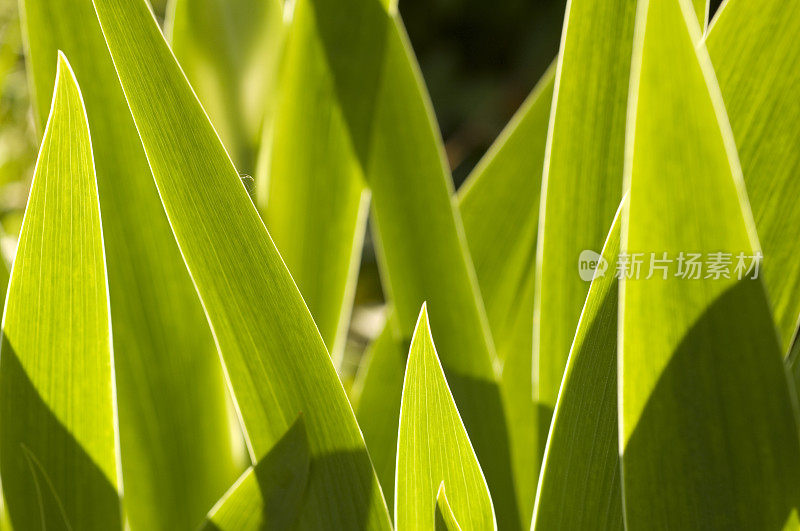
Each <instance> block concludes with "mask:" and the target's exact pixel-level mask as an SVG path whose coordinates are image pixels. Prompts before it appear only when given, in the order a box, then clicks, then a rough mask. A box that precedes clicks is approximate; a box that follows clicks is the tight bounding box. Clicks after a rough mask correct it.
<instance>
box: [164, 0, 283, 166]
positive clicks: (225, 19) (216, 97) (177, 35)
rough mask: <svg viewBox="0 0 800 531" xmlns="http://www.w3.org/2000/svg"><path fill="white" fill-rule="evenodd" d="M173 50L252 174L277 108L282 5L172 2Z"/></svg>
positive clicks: (274, 0)
mask: <svg viewBox="0 0 800 531" xmlns="http://www.w3.org/2000/svg"><path fill="white" fill-rule="evenodd" d="M166 26H167V30H166V31H167V33H168V34H169V36H170V40H171V43H172V50H173V51H174V52H175V55H176V57H177V58H178V60H179V61H180V63H181V67H182V68H183V71H184V72H185V73H186V76H187V77H188V78H189V81H190V82H191V83H192V87H193V88H194V90H195V91H196V92H197V96H198V97H199V98H200V101H201V102H202V104H203V107H204V108H205V109H206V111H208V114H209V115H210V117H211V121H212V122H213V123H214V127H215V129H216V130H217V132H218V133H219V135H220V137H221V138H222V141H223V142H224V143H225V146H226V147H227V148H228V152H229V153H231V156H232V157H233V159H234V162H235V163H236V167H237V168H238V169H239V170H240V171H242V172H245V173H247V174H248V175H254V174H255V171H256V154H257V152H258V145H259V141H260V138H261V131H262V125H263V124H264V119H265V117H266V118H267V124H266V125H267V128H269V119H268V117H269V116H270V115H271V111H272V107H273V105H274V103H273V101H274V97H275V93H274V91H275V89H276V81H277V70H278V65H279V63H280V59H281V56H282V49H283V40H284V38H285V27H284V21H283V2H282V1H281V0H267V1H256V0H172V2H171V3H170V5H169V11H168V20H167V22H166Z"/></svg>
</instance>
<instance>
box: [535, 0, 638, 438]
mask: <svg viewBox="0 0 800 531" xmlns="http://www.w3.org/2000/svg"><path fill="white" fill-rule="evenodd" d="M635 8H636V1H635V0H609V1H605V2H598V1H596V0H571V1H570V2H568V3H567V13H566V17H565V20H564V29H563V33H562V43H561V51H560V53H559V57H558V66H557V69H556V81H555V94H554V96H553V107H552V109H551V118H550V130H549V132H548V142H547V151H546V153H545V164H544V176H543V179H544V182H543V183H542V191H543V192H542V202H541V215H540V222H539V240H538V242H537V245H538V260H537V264H536V286H535V306H534V316H535V317H534V346H533V352H534V371H533V374H534V391H535V392H536V395H537V396H538V398H539V400H540V402H541V404H542V406H543V407H549V408H550V409H551V410H552V408H553V407H555V402H556V397H557V396H558V389H559V387H560V385H561V377H562V375H563V372H564V367H565V366H566V362H567V357H568V355H569V349H570V344H571V342H572V338H573V337H574V334H575V328H576V326H577V324H578V318H579V317H580V313H581V308H582V307H583V303H584V301H585V300H586V294H587V292H588V290H589V282H587V281H585V280H583V279H582V278H581V277H580V276H579V275H578V273H577V271H576V269H577V263H578V258H579V256H580V254H581V252H583V251H584V250H591V251H595V252H597V251H598V250H599V249H600V248H601V247H602V245H603V241H604V239H605V236H606V230H607V229H608V227H610V226H611V221H612V220H613V219H614V212H616V209H617V206H618V205H619V202H620V200H621V199H622V170H623V155H624V144H625V112H626V101H627V95H628V78H629V72H630V65H631V46H632V42H633V20H634V13H635ZM545 426H546V424H545Z"/></svg>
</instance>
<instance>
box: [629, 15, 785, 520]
mask: <svg viewBox="0 0 800 531" xmlns="http://www.w3.org/2000/svg"><path fill="white" fill-rule="evenodd" d="M636 32H637V36H638V39H637V50H636V51H635V52H634V56H635V58H636V59H635V61H634V63H633V74H632V83H631V98H630V105H631V108H630V114H629V115H630V125H629V138H628V144H627V158H628V166H627V168H626V180H627V181H628V182H629V183H630V204H629V211H628V212H627V216H625V217H623V237H622V242H623V243H622V250H623V253H624V254H625V255H626V256H628V257H629V262H628V263H629V264H631V267H633V265H632V264H633V258H632V257H634V253H643V254H642V255H639V256H640V257H647V258H648V259H650V256H651V253H655V254H656V256H657V257H658V258H659V259H663V258H664V253H666V259H667V260H669V259H671V260H672V261H673V266H672V268H669V263H667V266H668V269H667V270H666V273H665V272H664V271H663V270H661V269H659V270H655V271H653V270H651V271H650V272H651V273H653V274H652V275H645V274H642V275H641V276H639V278H638V279H637V278H636V277H635V269H628V270H627V271H632V273H631V275H630V276H631V278H624V277H623V279H622V281H621V284H620V300H621V301H622V306H621V309H620V316H619V320H620V326H621V329H620V332H619V338H620V341H621V344H620V350H619V357H620V362H619V363H620V368H621V374H620V378H619V382H620V383H619V390H620V395H619V396H620V400H621V403H620V452H621V454H622V485H623V499H624V500H625V503H624V505H625V508H624V509H625V522H626V528H627V529H631V530H637V529H654V528H656V529H657V528H675V529H778V528H781V527H782V526H784V525H785V524H787V523H788V522H789V521H790V519H791V518H792V517H793V516H792V514H793V513H795V514H794V518H796V512H797V508H798V503H800V485H799V484H798V482H797V478H798V477H800V443H799V442H798V432H797V425H796V421H795V412H794V410H793V407H792V399H791V397H790V392H789V388H788V385H787V384H788V381H787V374H786V372H785V370H784V367H783V364H782V363H781V358H782V356H781V349H780V345H779V343H778V338H777V335H776V333H775V328H774V325H773V322H772V319H771V316H770V309H769V305H768V302H767V298H766V295H765V292H764V288H763V286H762V283H761V281H760V280H759V279H755V280H754V279H753V278H752V277H753V276H754V275H755V269H753V270H746V267H747V266H748V265H753V267H754V268H755V266H756V265H757V264H758V258H757V257H756V258H755V259H754V260H753V259H751V260H750V262H755V263H752V264H751V263H749V262H748V263H747V264H745V267H743V268H742V269H738V265H737V262H738V259H737V256H738V255H739V254H740V253H741V256H742V257H743V259H744V257H746V256H748V255H750V256H752V255H756V254H757V253H758V251H759V248H758V241H757V237H756V236H755V226H754V222H753V220H752V216H751V213H750V207H749V204H748V202H747V195H746V192H745V190H744V182H743V180H742V174H741V169H740V167H739V162H738V159H737V154H736V148H735V145H734V140H733V136H732V134H731V131H730V128H729V125H728V122H727V116H726V114H725V108H724V105H723V103H722V98H721V95H720V92H719V88H718V86H717V84H716V81H715V78H714V74H713V71H712V68H711V62H710V60H709V58H708V55H707V52H706V50H705V47H704V46H702V45H700V46H695V44H694V43H696V42H697V41H698V40H699V38H700V28H699V26H698V24H697V21H696V19H695V17H694V13H693V12H692V7H691V4H690V3H689V2H688V1H687V0H680V2H675V1H673V0H650V1H649V2H648V1H643V2H640V4H639V10H638V14H637V22H636ZM681 253H684V254H681ZM689 253H701V259H700V261H699V263H700V264H701V267H702V269H701V270H700V278H699V279H694V277H695V276H697V273H696V271H697V269H696V268H694V267H690V266H689V265H688V260H687V259H688V258H689ZM714 253H717V256H719V257H720V259H721V260H722V262H720V261H717V260H715V258H714ZM726 258H730V259H731V262H732V263H730V266H729V268H730V272H729V274H728V275H720V274H716V275H715V273H714V272H715V271H718V270H723V271H724V269H725V268H724V267H719V268H716V269H711V268H707V267H704V266H707V265H708V263H709V262H711V263H715V262H716V263H720V264H722V265H723V266H724V264H725V261H724V260H725V259H726ZM681 259H683V260H681ZM650 260H652V259H650ZM650 263H651V264H652V261H651V262H650ZM660 265H664V264H663V263H662V264H660ZM626 276H627V275H626ZM648 276H649V277H650V278H648ZM665 277H666V278H665ZM726 277H727V278H726Z"/></svg>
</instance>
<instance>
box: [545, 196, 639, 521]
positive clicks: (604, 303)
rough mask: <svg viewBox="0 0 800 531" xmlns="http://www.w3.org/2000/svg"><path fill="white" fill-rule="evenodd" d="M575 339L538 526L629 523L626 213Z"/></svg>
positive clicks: (611, 236)
mask: <svg viewBox="0 0 800 531" xmlns="http://www.w3.org/2000/svg"><path fill="white" fill-rule="evenodd" d="M622 208H624V203H623V205H622V206H620V209H619V210H618V211H617V215H616V217H615V218H614V223H613V225H612V226H611V230H610V231H609V233H608V237H607V238H606V243H605V245H604V246H603V251H602V254H601V257H602V259H603V260H604V261H605V262H600V263H605V264H606V265H605V266H598V268H599V271H600V272H602V276H601V273H600V272H598V275H597V276H595V278H594V279H593V280H592V284H591V286H590V288H589V294H588V295H587V297H586V304H585V305H584V307H583V312H582V313H581V317H580V320H579V321H578V330H577V332H576V333H575V339H574V341H573V342H572V348H571V350H570V355H569V359H568V361H567V368H566V370H565V371H564V381H563V383H562V384H561V390H560V391H559V395H558V401H557V402H556V409H555V412H554V414H553V422H552V424H551V426H550V435H549V436H548V439H547V449H546V450H545V457H544V461H543V463H542V471H541V479H540V480H539V488H538V492H537V494H536V509H535V514H534V517H533V524H532V529H542V530H545V529H576V530H577V529H590V528H591V529H622V498H621V490H620V483H619V482H620V479H619V457H618V453H617V449H618V448H619V443H618V429H617V301H618V289H617V284H618V282H617V278H616V276H615V275H614V270H613V269H610V270H609V269H608V266H609V265H613V264H615V263H616V261H617V255H618V254H619V243H620V242H619V240H620V225H621V211H622Z"/></svg>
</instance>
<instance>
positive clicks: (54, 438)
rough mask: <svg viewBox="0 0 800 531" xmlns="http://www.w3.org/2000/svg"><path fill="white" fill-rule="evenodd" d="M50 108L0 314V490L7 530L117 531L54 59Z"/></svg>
mask: <svg viewBox="0 0 800 531" xmlns="http://www.w3.org/2000/svg"><path fill="white" fill-rule="evenodd" d="M54 59H55V58H54ZM52 101H53V103H52V106H51V110H50V117H49V118H48V121H47V126H46V128H45V133H44V139H43V140H42V145H41V148H40V151H39V158H38V159H37V163H36V169H35V170H34V178H33V185H32V187H31V194H30V198H29V199H28V205H27V207H26V209H25V218H24V220H23V224H22V229H21V231H20V240H19V247H18V250H17V256H16V259H15V262H14V266H13V268H12V269H13V270H12V273H11V283H10V285H9V290H8V298H7V301H6V308H5V312H4V314H3V340H2V341H3V342H2V347H0V473H1V474H2V477H3V492H4V495H5V500H6V502H7V507H6V509H7V510H8V513H9V515H10V517H11V522H12V524H13V526H14V527H15V528H16V529H40V528H42V529H65V528H66V529H88V530H91V529H97V530H110V529H121V528H122V519H121V510H120V504H119V493H118V488H119V482H118V472H119V471H118V460H119V453H118V448H117V444H116V441H117V431H116V420H117V419H116V406H115V404H114V375H113V366H114V360H113V355H112V349H111V322H110V319H109V312H108V297H107V291H106V270H105V259H104V256H103V236H102V229H101V227H100V209H99V204H98V199H97V183H96V180H95V173H94V163H93V161H92V145H91V140H90V138H89V127H88V123H87V121H86V114H85V111H84V108H83V102H82V99H81V94H80V89H79V88H78V84H77V82H76V80H75V77H74V75H73V73H72V71H71V69H70V67H69V65H68V63H67V61H66V59H65V58H64V56H63V55H61V54H59V56H58V72H57V74H56V82H55V91H54V94H53V100H52Z"/></svg>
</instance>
